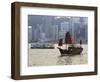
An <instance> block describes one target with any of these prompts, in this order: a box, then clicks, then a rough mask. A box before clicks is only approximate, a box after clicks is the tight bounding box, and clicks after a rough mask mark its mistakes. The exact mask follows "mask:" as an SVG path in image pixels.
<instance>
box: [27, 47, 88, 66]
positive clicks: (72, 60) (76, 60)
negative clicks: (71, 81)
mask: <svg viewBox="0 0 100 82" xmlns="http://www.w3.org/2000/svg"><path fill="white" fill-rule="evenodd" d="M28 58H29V59H28V66H54V65H77V64H86V63H87V62H88V54H87V46H84V49H83V52H82V54H81V55H74V56H61V54H60V52H59V50H58V49H42V50H41V49H29V56H28Z"/></svg>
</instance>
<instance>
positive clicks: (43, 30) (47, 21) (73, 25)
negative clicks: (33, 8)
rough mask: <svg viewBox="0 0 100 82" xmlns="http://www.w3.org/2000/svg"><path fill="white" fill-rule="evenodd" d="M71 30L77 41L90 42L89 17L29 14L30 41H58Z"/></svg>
mask: <svg viewBox="0 0 100 82" xmlns="http://www.w3.org/2000/svg"><path fill="white" fill-rule="evenodd" d="M66 32H70V34H71V36H72V37H73V38H74V40H75V43H79V41H80V40H82V41H83V43H84V44H87V42H88V37H87V36H88V35H87V34H88V33H87V32H88V18H87V17H73V16H42V15H29V16H28V42H29V43H35V42H50V43H53V42H58V40H59V39H61V38H63V39H64V37H65V34H66Z"/></svg>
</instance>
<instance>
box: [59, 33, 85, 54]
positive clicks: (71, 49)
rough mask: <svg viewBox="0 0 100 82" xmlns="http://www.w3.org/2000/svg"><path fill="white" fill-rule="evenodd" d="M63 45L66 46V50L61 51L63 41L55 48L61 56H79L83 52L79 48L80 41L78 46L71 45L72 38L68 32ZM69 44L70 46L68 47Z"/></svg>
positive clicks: (80, 47)
mask: <svg viewBox="0 0 100 82" xmlns="http://www.w3.org/2000/svg"><path fill="white" fill-rule="evenodd" d="M65 44H66V45H68V48H67V49H62V48H61V46H62V45H63V39H60V40H59V43H58V46H59V47H57V48H58V49H59V51H60V53H61V56H68V55H80V54H81V53H82V51H83V48H82V46H81V44H82V41H81V40H80V46H75V45H76V44H73V42H72V38H71V35H70V33H69V32H67V33H66V35H65ZM69 44H70V45H71V46H69Z"/></svg>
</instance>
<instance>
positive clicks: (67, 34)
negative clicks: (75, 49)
mask: <svg viewBox="0 0 100 82" xmlns="http://www.w3.org/2000/svg"><path fill="white" fill-rule="evenodd" d="M65 44H72V38H71V35H70V33H69V32H67V33H66V34H65Z"/></svg>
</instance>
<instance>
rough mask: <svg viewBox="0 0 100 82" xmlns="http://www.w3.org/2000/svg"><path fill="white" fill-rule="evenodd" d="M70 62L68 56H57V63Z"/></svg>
mask: <svg viewBox="0 0 100 82" xmlns="http://www.w3.org/2000/svg"><path fill="white" fill-rule="evenodd" d="M70 64H72V59H71V57H70V56H63V57H61V56H59V57H58V61H57V65H70Z"/></svg>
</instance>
